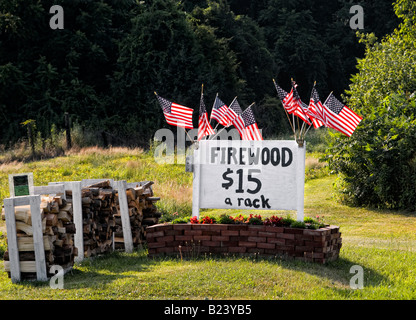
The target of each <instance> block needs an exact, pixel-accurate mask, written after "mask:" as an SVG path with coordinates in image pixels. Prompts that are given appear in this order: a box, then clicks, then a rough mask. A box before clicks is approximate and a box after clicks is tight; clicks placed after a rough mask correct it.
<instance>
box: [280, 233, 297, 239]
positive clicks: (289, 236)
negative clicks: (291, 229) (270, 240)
mask: <svg viewBox="0 0 416 320" xmlns="http://www.w3.org/2000/svg"><path fill="white" fill-rule="evenodd" d="M276 238H278V239H290V240H295V234H293V233H276Z"/></svg>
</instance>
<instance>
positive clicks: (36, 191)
mask: <svg viewBox="0 0 416 320" xmlns="http://www.w3.org/2000/svg"><path fill="white" fill-rule="evenodd" d="M30 194H31V195H43V194H48V195H49V194H54V195H56V194H62V199H65V200H66V192H65V185H64V184H62V183H59V184H53V185H47V186H33V187H32V190H31V192H30Z"/></svg>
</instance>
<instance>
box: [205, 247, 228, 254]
mask: <svg viewBox="0 0 416 320" xmlns="http://www.w3.org/2000/svg"><path fill="white" fill-rule="evenodd" d="M209 250H210V252H212V253H224V252H228V248H227V247H210V248H209Z"/></svg>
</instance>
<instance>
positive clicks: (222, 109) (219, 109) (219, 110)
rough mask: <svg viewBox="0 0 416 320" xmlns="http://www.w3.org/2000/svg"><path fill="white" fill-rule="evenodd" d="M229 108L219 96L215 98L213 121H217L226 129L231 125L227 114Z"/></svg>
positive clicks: (212, 113)
mask: <svg viewBox="0 0 416 320" xmlns="http://www.w3.org/2000/svg"><path fill="white" fill-rule="evenodd" d="M227 109H228V107H227V106H226V105H225V103H224V102H222V101H221V99H220V98H218V94H217V96H216V97H215V101H214V106H213V107H212V112H211V119H215V120H217V121H218V122H219V123H220V124H222V125H223V126H224V127H228V126H229V125H230V124H231V123H228V121H227V118H226V117H225V113H226V112H227Z"/></svg>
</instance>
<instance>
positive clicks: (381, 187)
mask: <svg viewBox="0 0 416 320" xmlns="http://www.w3.org/2000/svg"><path fill="white" fill-rule="evenodd" d="M395 10H396V13H397V15H398V16H399V17H400V18H402V19H403V23H402V24H401V25H400V27H399V28H398V29H397V30H395V32H393V33H392V34H391V35H389V36H387V37H385V38H384V39H383V40H381V41H380V42H377V41H376V39H375V37H374V35H367V36H363V37H362V41H363V42H365V43H366V54H365V58H364V59H361V60H360V61H359V63H358V69H359V71H360V72H359V73H358V74H356V75H355V76H354V77H353V78H352V84H351V86H350V89H349V90H348V91H347V93H348V94H349V97H348V104H349V106H350V107H352V108H353V109H354V110H357V111H358V112H359V113H360V114H361V115H363V117H364V119H363V120H362V123H361V124H360V125H359V127H358V128H357V130H356V132H355V133H354V134H353V136H352V137H351V138H349V139H345V138H341V137H340V136H339V135H335V137H334V139H333V143H332V147H331V149H330V151H329V152H328V153H329V154H331V156H328V159H329V160H330V161H329V164H330V166H331V167H332V168H333V169H335V170H337V171H338V172H340V173H342V174H343V180H342V183H340V184H339V186H340V189H341V191H342V192H343V195H344V196H345V197H344V199H345V200H347V201H351V202H353V203H355V204H359V205H372V206H378V207H387V208H401V209H410V210H414V209H415V208H416V194H415V190H416V141H415V136H416V119H415V110H416V100H415V93H414V92H415V91H416V45H415V43H416V24H415V22H416V18H415V17H416V14H415V12H416V11H415V4H414V2H412V1H406V0H400V1H397V2H396V4H395Z"/></svg>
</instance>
